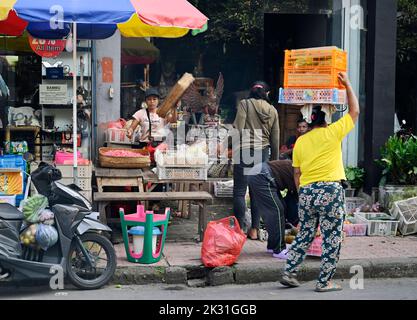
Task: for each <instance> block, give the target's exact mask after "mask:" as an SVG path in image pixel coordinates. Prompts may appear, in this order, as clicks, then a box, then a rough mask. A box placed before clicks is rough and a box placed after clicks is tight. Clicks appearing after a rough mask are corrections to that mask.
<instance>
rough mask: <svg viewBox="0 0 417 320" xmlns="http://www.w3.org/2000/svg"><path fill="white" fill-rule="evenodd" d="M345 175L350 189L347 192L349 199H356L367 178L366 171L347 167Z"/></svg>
mask: <svg viewBox="0 0 417 320" xmlns="http://www.w3.org/2000/svg"><path fill="white" fill-rule="evenodd" d="M345 175H346V179H347V183H348V184H349V188H347V189H346V190H345V193H346V196H347V197H354V196H355V195H356V194H357V193H358V191H359V189H360V188H362V186H363V180H364V176H365V170H364V169H363V168H358V167H352V166H349V167H346V168H345Z"/></svg>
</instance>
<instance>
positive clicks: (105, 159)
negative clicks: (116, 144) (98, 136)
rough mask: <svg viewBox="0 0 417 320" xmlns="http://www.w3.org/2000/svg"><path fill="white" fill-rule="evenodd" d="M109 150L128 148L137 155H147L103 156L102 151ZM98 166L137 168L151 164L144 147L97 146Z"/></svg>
mask: <svg viewBox="0 0 417 320" xmlns="http://www.w3.org/2000/svg"><path fill="white" fill-rule="evenodd" d="M110 150H129V151H130V152H134V153H137V154H138V155H139V154H140V155H145V156H147V157H137V158H136V157H111V156H105V155H104V153H105V152H107V151H110ZM98 158H99V161H100V166H101V167H103V168H123V169H138V168H147V167H149V166H150V165H151V160H150V156H149V152H148V150H146V149H124V148H117V149H116V148H106V147H102V148H99V155H98Z"/></svg>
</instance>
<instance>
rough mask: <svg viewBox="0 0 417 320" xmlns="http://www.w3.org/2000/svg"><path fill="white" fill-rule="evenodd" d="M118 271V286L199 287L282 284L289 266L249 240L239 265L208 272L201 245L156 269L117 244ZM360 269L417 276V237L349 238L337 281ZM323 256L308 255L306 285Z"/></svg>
mask: <svg viewBox="0 0 417 320" xmlns="http://www.w3.org/2000/svg"><path fill="white" fill-rule="evenodd" d="M115 248H116V251H117V256H118V269H117V271H116V275H115V277H114V279H113V284H150V283H157V282H163V283H167V284H187V285H189V286H193V287H199V286H206V285H222V284H231V283H238V284H245V283H259V282H270V281H277V280H278V279H279V276H280V274H281V271H282V270H283V267H284V264H285V262H284V261H282V260H279V259H276V258H273V257H272V255H271V254H270V253H267V252H266V243H265V242H261V241H253V240H247V241H246V243H245V246H244V248H243V250H242V253H241V255H240V257H239V259H238V261H237V263H236V264H235V265H233V266H231V267H220V268H214V269H213V268H205V267H204V266H203V265H202V262H201V259H200V258H201V243H196V242H192V241H185V242H183V241H181V242H178V241H176V242H174V241H168V242H167V243H166V244H165V249H164V257H163V258H162V259H161V261H160V262H158V263H156V264H151V265H143V264H135V263H129V262H128V261H127V259H126V254H125V251H124V246H123V244H117V245H115ZM355 265H360V266H362V267H363V269H364V277H365V278H397V277H417V237H416V236H407V237H347V238H345V240H344V242H343V245H342V250H341V257H340V261H339V264H338V268H337V272H336V275H335V278H339V279H341V278H343V279H348V278H351V277H352V276H353V274H351V273H350V268H351V267H352V266H355ZM319 268H320V258H317V257H307V259H306V260H305V262H304V264H303V265H302V268H301V270H300V273H299V278H300V280H302V281H310V280H315V279H316V278H317V276H318V273H319Z"/></svg>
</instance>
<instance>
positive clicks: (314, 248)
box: [307, 236, 323, 257]
mask: <svg viewBox="0 0 417 320" xmlns="http://www.w3.org/2000/svg"><path fill="white" fill-rule="evenodd" d="M322 244H323V239H322V237H321V236H320V237H315V238H314V240H313V242H312V243H311V245H310V248H308V250H307V255H308V256H313V257H321V253H322V248H321V246H322Z"/></svg>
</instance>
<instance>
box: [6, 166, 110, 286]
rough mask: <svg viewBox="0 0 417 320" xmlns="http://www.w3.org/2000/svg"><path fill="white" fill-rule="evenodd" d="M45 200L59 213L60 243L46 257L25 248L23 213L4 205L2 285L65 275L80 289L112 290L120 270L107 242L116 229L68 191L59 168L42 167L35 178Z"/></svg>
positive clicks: (76, 193) (53, 210) (57, 220)
mask: <svg viewBox="0 0 417 320" xmlns="http://www.w3.org/2000/svg"><path fill="white" fill-rule="evenodd" d="M31 178H32V182H33V183H34V185H35V188H36V189H37V191H38V192H39V193H40V194H43V195H44V196H46V197H47V198H48V201H49V206H50V208H51V210H52V212H53V213H54V221H55V224H54V226H55V228H56V229H57V232H58V242H57V243H56V244H55V245H53V246H52V247H51V248H48V249H47V250H46V251H44V250H42V249H40V248H37V247H35V246H26V245H22V244H21V241H20V233H21V231H22V230H21V228H22V224H23V220H24V215H23V213H22V212H21V211H20V210H19V209H18V208H16V207H14V206H12V205H10V204H8V203H0V281H24V280H35V279H36V280H46V279H51V278H52V277H53V276H54V274H55V273H56V272H57V271H58V270H62V272H63V276H64V277H67V278H68V279H69V280H70V282H71V283H72V284H74V285H75V286H76V287H78V288H80V289H98V288H100V287H102V286H104V285H106V284H107V283H108V282H109V281H110V279H111V278H112V276H113V275H114V272H115V270H116V262H117V259H116V254H115V250H114V247H113V245H112V243H111V242H110V241H109V239H108V238H107V237H106V233H107V234H108V233H111V229H110V228H109V227H108V226H106V225H104V224H102V223H100V222H99V221H97V220H96V219H94V218H92V217H91V214H92V211H91V210H92V205H91V203H90V202H89V201H88V200H87V199H86V198H85V197H83V196H82V195H81V194H80V193H79V192H77V191H76V190H74V186H72V187H70V186H65V185H63V184H61V183H59V182H58V181H57V180H59V179H60V178H61V174H60V172H59V170H57V169H56V168H55V167H53V166H51V165H48V164H45V163H41V165H40V166H39V167H38V169H37V170H35V171H34V172H33V173H32V174H31Z"/></svg>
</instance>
